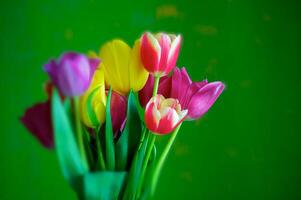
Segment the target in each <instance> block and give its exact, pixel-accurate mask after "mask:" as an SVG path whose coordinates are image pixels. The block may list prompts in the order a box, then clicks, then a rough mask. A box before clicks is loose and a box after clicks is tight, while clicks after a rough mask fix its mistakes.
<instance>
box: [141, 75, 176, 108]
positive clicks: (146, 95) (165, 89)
mask: <svg viewBox="0 0 301 200" xmlns="http://www.w3.org/2000/svg"><path fill="white" fill-rule="evenodd" d="M153 87H154V76H153V75H151V74H150V75H149V76H148V79H147V81H146V84H145V85H144V87H143V88H142V89H141V90H140V91H139V101H140V104H141V105H142V106H143V107H145V106H146V104H147V103H148V101H149V100H150V99H151V98H152V95H153ZM170 90H171V77H168V76H163V77H162V78H160V82H159V87H158V94H162V95H163V96H164V97H166V98H168V97H169V96H170Z"/></svg>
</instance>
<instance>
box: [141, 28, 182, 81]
mask: <svg viewBox="0 0 301 200" xmlns="http://www.w3.org/2000/svg"><path fill="white" fill-rule="evenodd" d="M181 41H182V37H181V36H180V35H178V36H175V35H171V34H166V33H158V34H156V35H153V34H151V33H149V32H146V33H144V34H143V35H142V37H141V50H140V51H141V60H142V63H143V65H144V67H145V69H146V70H147V71H148V72H150V73H151V74H153V75H154V76H160V77H161V76H164V75H166V74H168V73H169V72H170V71H171V70H172V69H173V68H174V67H175V66H176V62H177V59H178V55H179V51H180V46H181Z"/></svg>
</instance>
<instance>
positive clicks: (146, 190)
mask: <svg viewBox="0 0 301 200" xmlns="http://www.w3.org/2000/svg"><path fill="white" fill-rule="evenodd" d="M156 157H157V148H156V145H154V147H153V150H152V154H151V158H150V160H149V164H148V166H147V170H146V176H145V178H144V180H143V187H142V195H141V196H140V197H138V198H139V199H140V200H147V199H149V197H150V195H151V186H152V184H151V181H152V176H153V173H154V169H155V167H156V163H157V162H156Z"/></svg>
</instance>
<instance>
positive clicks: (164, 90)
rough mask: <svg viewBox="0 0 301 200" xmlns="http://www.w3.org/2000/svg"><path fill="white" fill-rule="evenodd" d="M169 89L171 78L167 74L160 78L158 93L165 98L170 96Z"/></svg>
mask: <svg viewBox="0 0 301 200" xmlns="http://www.w3.org/2000/svg"><path fill="white" fill-rule="evenodd" d="M170 90H171V78H170V77H168V76H163V77H162V78H160V82H159V87H158V94H161V95H163V96H164V97H165V98H168V97H170Z"/></svg>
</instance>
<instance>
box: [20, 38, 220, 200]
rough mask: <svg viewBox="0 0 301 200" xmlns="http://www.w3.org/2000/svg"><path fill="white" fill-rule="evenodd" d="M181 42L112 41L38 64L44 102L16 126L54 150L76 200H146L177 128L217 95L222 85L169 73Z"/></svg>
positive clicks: (205, 108) (180, 71)
mask: <svg viewBox="0 0 301 200" xmlns="http://www.w3.org/2000/svg"><path fill="white" fill-rule="evenodd" d="M181 41H182V37H181V36H180V35H178V36H176V35H171V34H166V33H158V34H151V33H149V32H147V33H144V34H143V35H142V36H141V38H139V39H137V40H136V42H135V43H134V46H133V48H131V47H129V46H128V45H127V44H126V43H125V42H123V41H121V40H118V39H116V40H113V41H110V42H108V43H106V44H104V45H103V46H102V48H101V49H100V52H99V53H95V52H89V53H88V54H87V55H85V54H80V53H75V52H68V53H64V54H62V56H61V57H60V58H59V59H58V60H50V61H49V62H48V63H47V64H45V65H44V71H45V72H46V73H47V74H48V75H49V77H50V81H48V82H47V83H46V84H45V91H46V93H47V95H48V98H47V100H46V101H45V102H41V103H38V104H36V105H34V106H32V107H31V108H29V109H27V110H26V112H25V113H24V115H23V117H22V118H21V122H22V123H23V124H24V125H25V127H26V128H27V129H28V130H29V131H30V132H31V133H32V134H33V135H34V136H35V137H36V138H37V139H38V140H39V141H40V142H41V143H42V144H43V145H44V146H45V147H46V148H49V149H51V148H53V147H55V150H56V152H57V156H58V160H59V163H60V166H61V170H62V173H63V175H64V178H65V179H66V180H67V181H68V183H69V184H70V186H71V187H72V188H73V189H74V190H75V191H76V193H77V196H78V198H79V199H87V200H91V199H93V200H102V199H104V200H110V199H126V200H127V199H131V200H132V199H149V198H151V197H152V196H153V194H154V191H155V188H156V185H157V183H158V178H159V175H160V171H161V169H162V166H163V164H164V162H165V160H166V157H167V155H168V152H169V151H170V148H171V146H172V144H173V143H174V140H175V138H176V136H177V133H178V131H179V129H180V126H181V124H182V122H183V121H189V120H195V119H198V118H200V117H201V116H203V115H204V114H205V113H206V112H207V111H208V109H209V108H210V107H211V106H212V105H213V103H214V102H215V101H216V99H217V98H218V97H219V95H220V94H221V92H222V91H223V89H224V84H223V83H222V82H218V81H217V82H211V83H209V82H208V81H207V80H204V81H201V82H193V81H191V79H190V77H189V75H188V74H187V72H186V69H185V68H181V69H179V68H177V67H175V66H176V61H177V58H178V55H179V50H180V46H181ZM164 135H166V136H165V137H169V139H168V141H167V143H166V144H165V147H164V148H163V151H162V152H157V151H156V138H158V137H163V136H164Z"/></svg>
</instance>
